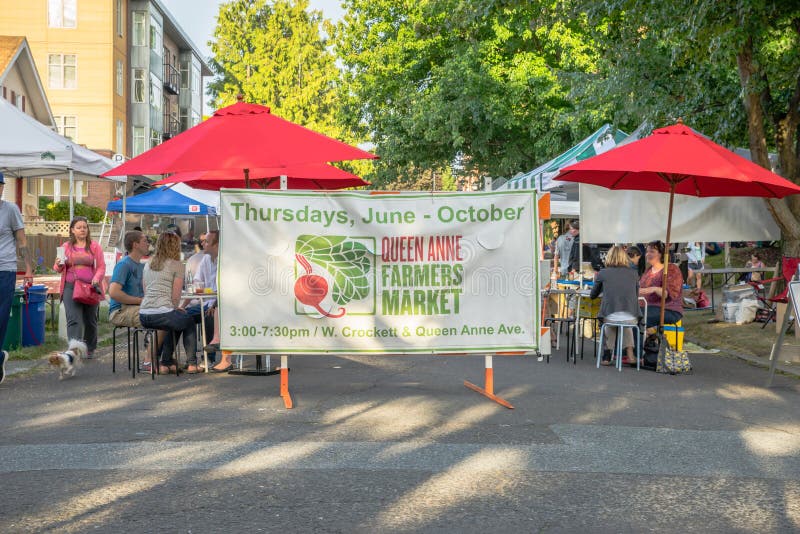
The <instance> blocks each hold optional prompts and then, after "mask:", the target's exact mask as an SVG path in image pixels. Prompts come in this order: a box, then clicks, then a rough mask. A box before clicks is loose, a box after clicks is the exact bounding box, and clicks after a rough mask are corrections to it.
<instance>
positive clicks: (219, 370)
mask: <svg viewBox="0 0 800 534" xmlns="http://www.w3.org/2000/svg"><path fill="white" fill-rule="evenodd" d="M231 369H233V364H232V363H229V364H228V365H227V366H225V367H212V368H211V372H212V373H227V372H228V371H230V370H231Z"/></svg>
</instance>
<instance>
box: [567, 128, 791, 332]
mask: <svg viewBox="0 0 800 534" xmlns="http://www.w3.org/2000/svg"><path fill="white" fill-rule="evenodd" d="M556 180H563V181H566V182H580V183H584V184H591V185H599V186H602V187H606V188H608V189H620V190H632V191H662V192H668V193H669V215H668V217H667V239H666V248H667V255H666V258H664V263H665V265H669V246H670V233H671V231H672V206H673V200H674V198H675V194H679V195H691V196H697V197H723V196H733V197H765V198H783V197H785V196H788V195H794V194H797V193H800V186H797V185H795V184H793V183H792V182H790V181H788V180H786V179H784V178H782V177H780V176H778V175H777V174H775V173H773V172H771V171H769V170H767V169H765V168H763V167H761V166H760V165H756V164H755V163H753V162H751V161H748V160H746V159H744V158H743V157H741V156H737V155H736V154H734V153H733V152H731V151H729V150H727V149H725V148H723V147H721V146H720V145H718V144H716V143H714V142H713V141H711V140H709V139H707V138H705V137H703V136H702V135H700V134H698V133H697V132H695V131H694V130H692V129H691V128H689V127H687V126H685V125H683V124H682V123H681V122H680V121H678V124H676V125H674V126H667V127H666V128H658V129H656V130H653V134H652V135H650V136H649V137H645V138H643V139H640V140H638V141H634V142H632V143H630V144H627V145H623V146H620V147H617V148H614V149H612V150H609V151H608V152H605V153H603V154H600V155H599V156H594V157H592V158H589V159H585V160H583V161H580V162H578V163H576V164H574V165H570V166H569V167H565V168H564V169H562V170H561V172H560V173H559V174H558V176H557V177H556ZM663 287H665V288H666V287H667V269H666V268H665V269H664V282H663ZM666 297H667V294H666V292H663V294H662V295H661V319H660V324H661V326H663V325H664V305H665V303H666Z"/></svg>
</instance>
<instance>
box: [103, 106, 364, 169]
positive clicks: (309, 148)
mask: <svg viewBox="0 0 800 534" xmlns="http://www.w3.org/2000/svg"><path fill="white" fill-rule="evenodd" d="M375 157H377V156H375V155H374V154H370V153H369V152H366V151H364V150H361V149H359V148H356V147H353V146H350V145H348V144H346V143H342V142H341V141H337V140H336V139H333V138H330V137H328V136H326V135H323V134H320V133H317V132H314V131H312V130H309V129H308V128H304V127H302V126H300V125H298V124H294V123H293V122H290V121H287V120H285V119H282V118H280V117H278V116H276V115H273V114H272V113H270V109H269V108H268V107H265V106H260V105H258V104H245V103H243V102H239V103H237V104H233V105H232V106H228V107H225V108H222V109H218V110H217V111H216V112H214V115H213V116H212V117H211V118H210V119H208V120H206V121H204V122H201V123H200V124H198V125H197V126H194V127H193V128H190V129H188V130H186V131H185V132H183V133H181V134H180V135H177V136H175V137H173V138H172V139H170V140H169V141H166V142H164V143H162V144H160V145H158V146H156V147H154V148H152V149H150V150H148V151H147V152H145V153H143V154H141V155H139V156H137V157H135V158H133V159H132V160H130V161H128V162H126V163H123V164H122V165H120V166H119V167H116V168H114V169H111V170H110V171H108V172H107V173H105V174H104V176H123V175H128V174H166V173H173V172H184V171H207V170H237V171H239V172H240V173H241V175H242V176H244V174H245V169H253V168H274V167H290V166H294V165H302V164H308V163H325V162H329V161H345V160H352V159H371V158H375Z"/></svg>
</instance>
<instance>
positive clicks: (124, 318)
mask: <svg viewBox="0 0 800 534" xmlns="http://www.w3.org/2000/svg"><path fill="white" fill-rule="evenodd" d="M108 320H109V322H110V323H111V324H113V325H114V326H130V327H133V328H141V327H142V322H141V321H140V320H139V305H138V304H123V305H122V307H120V308H119V309H116V310H114V311H113V312H112V313H111V315H109V317H108Z"/></svg>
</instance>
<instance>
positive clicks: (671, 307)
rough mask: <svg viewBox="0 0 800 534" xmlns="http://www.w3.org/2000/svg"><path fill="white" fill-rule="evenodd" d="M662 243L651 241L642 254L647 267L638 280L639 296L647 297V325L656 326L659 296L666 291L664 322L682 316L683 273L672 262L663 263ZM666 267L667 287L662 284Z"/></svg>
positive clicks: (658, 317) (659, 310)
mask: <svg viewBox="0 0 800 534" xmlns="http://www.w3.org/2000/svg"><path fill="white" fill-rule="evenodd" d="M664 251H665V250H664V243H662V242H661V241H652V242H650V243H648V244H647V251H646V252H645V254H644V257H645V259H646V260H647V265H648V268H647V270H646V271H645V272H644V274H643V275H642V278H641V280H639V296H640V297H644V298H646V299H647V326H648V327H652V326H658V323H659V321H660V319H661V296H662V295H663V294H664V292H665V291H666V293H667V301H666V306H665V309H664V324H675V323H677V322H678V321H679V320H680V318H681V317H683V275H682V274H681V269H680V267H678V266H677V265H675V264H674V263H670V264H669V265H668V266H667V265H664ZM664 269H667V287H666V290H665V288H664V287H663V285H664Z"/></svg>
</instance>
